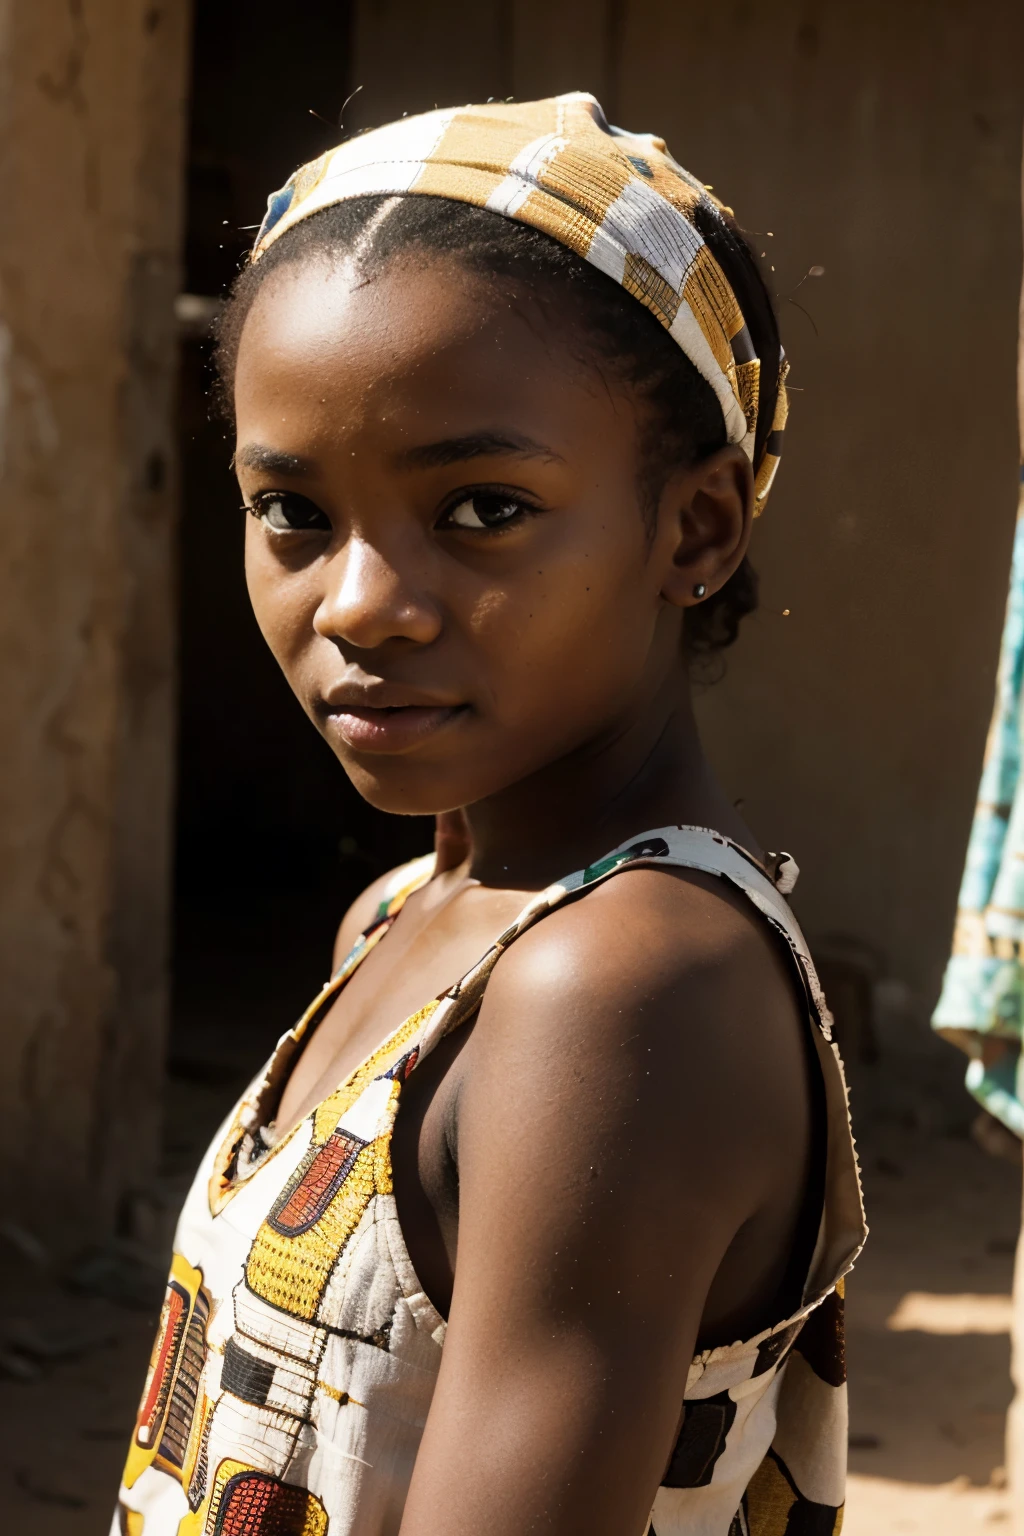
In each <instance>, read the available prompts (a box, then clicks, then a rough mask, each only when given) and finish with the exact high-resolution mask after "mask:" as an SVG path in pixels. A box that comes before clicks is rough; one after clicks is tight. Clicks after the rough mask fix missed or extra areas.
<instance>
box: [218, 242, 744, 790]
mask: <svg viewBox="0 0 1024 1536" xmlns="http://www.w3.org/2000/svg"><path fill="white" fill-rule="evenodd" d="M235 408H236V416H237V424H238V439H237V450H236V455H235V468H236V471H237V474H238V480H239V484H240V486H241V489H242V493H243V496H244V499H245V503H246V505H247V506H248V507H249V508H251V509H252V512H253V513H254V515H253V516H251V517H249V518H247V522H246V575H247V579H248V585H249V592H250V595H251V598H252V603H253V608H254V610H255V613H256V618H257V621H258V623H259V626H260V629H261V630H262V632H263V635H264V637H265V638H266V640H267V643H268V644H269V646H270V648H271V650H272V651H273V653H274V655H275V657H276V658H277V660H278V662H279V663H280V665H281V667H282V669H283V671H284V673H285V676H286V677H287V679H288V681H289V683H290V684H291V686H292V688H293V689H294V691H295V693H296V695H297V697H298V698H299V700H300V702H301V703H302V705H303V707H304V708H305V710H306V711H307V713H308V714H309V716H310V718H311V719H312V720H313V721H314V723H315V724H316V725H317V727H318V728H319V729H320V731H321V732H322V733H323V734H324V736H326V738H327V740H328V741H329V742H330V744H331V746H332V747H333V748H334V751H335V752H336V753H337V755H338V757H339V758H340V759H341V761H342V763H343V764H344V766H345V769H346V771H347V772H348V774H349V775H350V777H351V778H352V780H353V782H354V783H355V785H356V787H357V788H358V789H359V791H360V792H361V793H362V794H363V795H364V796H365V798H366V799H367V800H369V801H370V802H371V803H372V804H373V805H375V806H378V807H379V808H381V809H383V810H387V811H397V812H407V813H420V814H422V813H429V812H436V811H443V810H450V809H453V808H455V807H457V806H463V805H471V804H474V803H475V802H477V801H480V800H482V799H484V798H486V797H488V796H491V795H494V794H496V793H498V792H499V791H501V790H502V789H504V788H507V787H508V786H509V785H511V784H513V783H516V782H518V781H520V780H523V779H525V778H527V777H529V776H530V775H531V774H534V773H536V772H537V771H538V770H541V769H543V768H544V767H546V766H547V765H549V764H552V763H554V762H555V761H557V760H559V759H562V758H564V757H566V756H567V755H568V754H571V753H573V752H575V751H578V750H580V749H584V750H586V749H597V750H599V749H600V747H601V744H602V743H603V742H606V741H611V740H614V739H615V738H616V737H618V736H619V735H620V733H621V732H622V731H623V730H627V729H629V728H630V726H631V725H632V724H634V723H635V722H637V721H638V720H639V719H640V718H641V717H642V716H643V714H644V713H645V712H646V713H650V712H651V711H652V710H656V709H657V708H658V701H659V700H664V699H665V698H666V696H667V694H668V693H669V692H671V694H672V697H674V698H677V699H682V698H683V697H684V696H685V673H684V668H683V661H682V656H681V620H682V609H683V607H684V606H685V604H686V603H687V602H689V601H692V600H693V599H692V592H693V588H694V586H695V585H696V584H697V583H699V582H703V583H704V584H705V586H706V587H707V589H708V590H709V591H712V590H714V589H715V587H717V586H721V585H722V583H723V582H724V581H725V580H726V579H727V577H728V576H729V575H730V574H731V572H732V570H734V569H735V567H736V566H737V565H738V564H739V561H740V559H741V558H742V555H743V552H744V548H745V545H746V536H747V532H748V525H749V503H750V486H749V480H750V475H749V469H748V467H747V465H746V460H745V459H744V458H743V456H742V455H741V454H740V453H739V452H738V450H735V449H726V450H724V451H723V453H721V454H718V455H715V458H714V459H713V460H708V461H705V463H704V464H702V465H700V466H697V467H695V468H691V469H687V470H682V471H680V472H679V473H677V474H675V475H673V477H672V478H671V479H670V481H669V482H668V484H667V485H666V487H665V489H664V491H663V492H662V494H661V498H660V502H659V504H658V506H657V508H656V509H654V512H653V515H652V511H651V509H645V507H644V505H643V503H642V493H641V489H640V465H639V463H638V425H639V423H638V417H637V404H636V402H635V400H634V399H633V397H632V396H631V394H630V393H629V392H628V391H627V390H626V389H625V388H622V387H619V386H618V385H617V384H616V383H615V382H614V381H613V380H611V379H606V378H605V377H604V376H603V375H602V374H601V372H600V371H599V370H598V369H597V368H596V367H595V366H594V364H593V363H592V362H590V361H588V360H587V358H586V356H585V349H584V348H582V347H580V346H578V345H577V346H575V347H574V346H573V345H572V344H571V337H570V336H569V335H568V334H567V333H566V332H565V331H563V328H562V326H561V325H560V324H558V325H555V324H552V322H551V319H550V317H548V316H547V315H546V312H545V311H543V310H542V309H540V308H539V307H536V306H534V305H533V304H532V303H530V302H529V301H528V300H527V299H525V298H524V297H522V296H521V295H518V294H517V293H516V292H515V291H514V290H511V289H509V288H508V287H505V286H503V285H499V284H497V283H492V282H490V281H488V280H487V279H486V278H483V277H480V276H477V275H474V274H471V273H469V272H467V271H465V270H463V269H462V268H461V267H459V266H458V265H455V264H448V263H446V262H443V261H439V260H437V259H436V258H426V257H420V256H418V255H415V254H413V253H410V254H408V255H407V256H404V257H400V258H398V259H396V260H394V261H393V262H392V263H391V264H390V265H389V266H388V267H386V268H385V269H384V270H383V271H382V272H381V273H380V274H378V275H376V276H374V277H373V278H372V279H371V280H367V279H366V277H365V276H361V275H359V274H358V273H356V272H355V271H354V270H353V269H352V268H351V267H350V266H347V265H344V264H341V263H339V264H334V265H331V264H328V263H327V262H323V263H316V262H314V263H309V264H306V265H303V266H294V267H291V266H284V267H282V268H280V269H278V271H276V272H275V273H273V274H272V275H271V276H270V277H268V279H267V280H266V282H265V283H264V285H263V286H262V288H261V289H260V291H259V294H258V296H257V298H256V301H255V303H254V306H253V308H252V310H251V311H250V314H249V316H248V317H247V319H246V322H245V326H244V329H243V333H242V338H241V344H240V347H239V353H238V365H237V373H236V383H235Z"/></svg>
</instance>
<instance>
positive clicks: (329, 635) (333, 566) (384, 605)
mask: <svg viewBox="0 0 1024 1536" xmlns="http://www.w3.org/2000/svg"><path fill="white" fill-rule="evenodd" d="M313 628H314V629H315V630H316V632H317V634H318V635H322V636H323V637H324V639H326V640H332V641H335V642H336V643H341V644H346V645H352V646H357V647H358V648H359V649H360V650H366V651H368V650H373V649H375V648H376V647H377V646H381V645H384V644H385V643H386V641H388V640H399V639H401V640H412V641H413V642H414V643H415V644H416V645H429V644H430V642H431V641H432V640H436V639H437V636H438V635H439V634H440V632H441V613H440V609H439V608H438V605H437V604H436V603H435V602H434V601H433V600H432V599H431V598H429V597H428V596H427V595H426V594H425V593H423V592H422V591H420V590H419V589H418V588H417V587H416V586H414V585H413V584H411V583H410V582H409V581H407V580H405V579H404V578H403V577H402V575H400V574H399V572H398V571H397V570H396V569H395V566H394V564H393V563H392V562H391V561H389V560H388V559H386V558H385V557H384V556H383V555H382V554H381V552H380V551H379V550H378V549H375V548H374V547H373V545H371V544H368V543H366V541H365V540H364V539H360V538H358V537H357V536H356V535H355V534H353V535H351V536H350V538H349V539H348V540H347V541H346V543H345V546H344V548H343V549H341V550H339V551H338V553H337V554H336V555H335V556H334V558H333V559H332V560H331V561H330V562H329V564H328V585H327V590H326V591H325V592H324V595H323V598H322V599H321V601H320V605H319V607H318V608H317V611H316V614H315V616H314V618H313Z"/></svg>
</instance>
